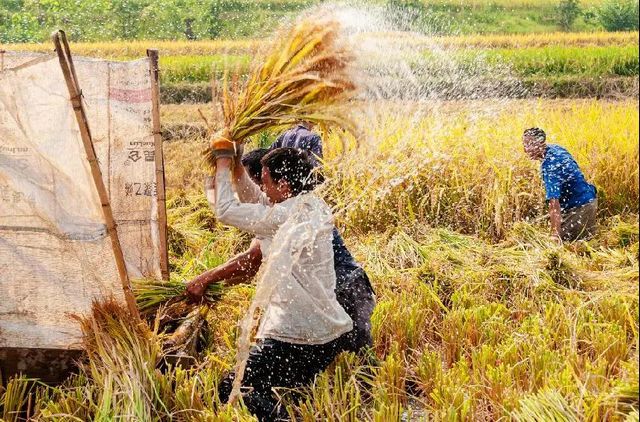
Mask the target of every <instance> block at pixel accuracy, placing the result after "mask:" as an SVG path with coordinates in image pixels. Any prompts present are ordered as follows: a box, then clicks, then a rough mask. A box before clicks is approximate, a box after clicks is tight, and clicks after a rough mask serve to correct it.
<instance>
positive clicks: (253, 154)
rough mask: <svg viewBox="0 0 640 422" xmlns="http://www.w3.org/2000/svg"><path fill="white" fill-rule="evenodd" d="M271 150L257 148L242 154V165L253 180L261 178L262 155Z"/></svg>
mask: <svg viewBox="0 0 640 422" xmlns="http://www.w3.org/2000/svg"><path fill="white" fill-rule="evenodd" d="M269 151H271V150H270V149H269V148H257V149H254V150H253V151H249V152H247V153H246V154H244V155H243V156H242V160H241V161H242V165H243V166H244V168H246V169H247V172H248V173H249V176H251V178H252V179H254V180H262V163H261V162H260V161H261V160H262V157H264V156H265V155H267V154H268V153H269Z"/></svg>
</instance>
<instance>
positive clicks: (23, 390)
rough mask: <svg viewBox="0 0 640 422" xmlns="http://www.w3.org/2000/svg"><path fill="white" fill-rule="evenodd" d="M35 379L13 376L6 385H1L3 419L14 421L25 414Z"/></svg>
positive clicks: (0, 404)
mask: <svg viewBox="0 0 640 422" xmlns="http://www.w3.org/2000/svg"><path fill="white" fill-rule="evenodd" d="M32 382H33V380H31V379H28V378H25V377H22V376H18V377H15V378H11V379H10V380H9V381H8V382H7V385H6V386H5V387H2V386H1V385H0V415H2V419H1V420H3V421H6V422H13V421H18V420H21V419H22V417H23V416H24V413H23V412H24V411H25V406H26V405H27V400H28V398H29V394H30V391H31V388H32V386H33V384H32Z"/></svg>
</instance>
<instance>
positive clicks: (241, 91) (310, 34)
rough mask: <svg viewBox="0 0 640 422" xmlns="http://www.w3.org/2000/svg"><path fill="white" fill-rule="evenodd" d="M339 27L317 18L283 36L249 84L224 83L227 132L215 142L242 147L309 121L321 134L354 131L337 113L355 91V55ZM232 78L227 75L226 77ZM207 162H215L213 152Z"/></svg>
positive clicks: (258, 64) (260, 58)
mask: <svg viewBox="0 0 640 422" xmlns="http://www.w3.org/2000/svg"><path fill="white" fill-rule="evenodd" d="M339 31H340V25H339V24H338V22H336V21H334V20H332V19H330V18H327V17H323V16H320V17H318V16H313V17H310V18H306V19H303V20H301V21H300V22H298V23H297V24H296V25H295V27H294V28H293V30H291V31H290V32H284V31H283V32H281V33H280V34H279V36H277V37H276V38H275V40H274V42H273V43H272V45H271V46H270V48H269V49H268V51H267V52H266V54H264V55H262V56H258V57H257V60H256V65H254V66H253V69H252V71H251V73H250V75H249V77H248V78H247V79H246V82H244V83H242V84H241V83H240V82H239V78H240V77H239V75H238V74H237V73H236V74H234V75H232V77H231V80H232V82H231V83H229V82H228V80H229V79H230V78H229V77H228V75H227V74H225V77H224V78H223V81H224V83H223V96H222V112H223V113H222V114H223V116H224V128H223V130H222V132H221V133H220V134H218V135H217V137H216V138H220V137H222V138H224V139H227V140H230V141H234V142H237V143H243V142H244V141H245V140H246V139H247V138H248V137H250V136H252V135H256V134H258V133H259V132H261V131H263V130H265V129H267V128H274V127H284V126H287V125H291V124H294V123H296V122H299V121H309V122H313V123H315V124H318V125H319V126H320V127H322V128H327V127H329V126H340V127H343V128H350V127H351V126H352V125H351V124H350V122H349V121H348V119H347V118H345V117H343V116H340V115H339V113H336V112H335V109H333V110H330V109H329V107H331V106H337V105H338V104H339V103H340V102H344V101H346V100H347V99H348V98H349V94H350V93H352V92H353V91H354V89H355V86H354V84H353V83H352V82H351V80H350V78H349V76H348V72H347V70H348V68H349V63H350V61H351V55H350V54H349V52H348V51H347V49H346V48H345V46H343V45H342V44H341V43H340V42H339V40H338V35H339ZM226 73H228V72H226ZM206 156H207V158H208V161H209V162H212V159H213V157H212V156H211V149H210V150H209V151H207V153H206Z"/></svg>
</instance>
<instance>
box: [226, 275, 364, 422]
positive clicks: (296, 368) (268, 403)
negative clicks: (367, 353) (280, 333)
mask: <svg viewBox="0 0 640 422" xmlns="http://www.w3.org/2000/svg"><path fill="white" fill-rule="evenodd" d="M336 297H337V299H338V302H339V303H340V305H341V306H342V307H343V308H344V309H345V311H346V312H347V314H349V317H351V320H352V321H353V326H354V328H353V330H351V331H350V332H348V333H345V334H343V335H342V336H340V337H339V338H337V339H335V340H333V341H330V342H329V343H326V344H321V345H300V344H292V343H286V342H282V341H278V340H274V339H264V340H262V341H261V342H259V343H258V345H256V346H254V347H252V348H251V350H250V351H249V358H248V359H247V366H246V369H245V373H244V378H243V380H242V387H243V391H242V392H243V401H244V404H245V405H246V406H247V408H248V409H249V411H250V412H251V413H253V414H254V415H256V416H257V417H258V419H259V420H260V421H277V420H287V419H288V417H287V413H286V411H285V410H284V409H283V408H282V407H281V406H280V405H279V403H278V396H277V395H276V394H275V392H274V391H273V388H278V387H280V388H283V389H287V388H288V389H291V388H299V387H305V386H308V385H310V384H311V383H313V379H314V378H315V376H316V375H317V374H319V373H320V372H322V371H324V370H325V369H326V368H327V367H328V366H329V365H330V364H331V362H333V360H334V359H335V358H336V356H338V355H339V354H340V353H341V352H343V351H349V352H355V353H358V352H360V351H362V350H363V349H366V348H367V347H371V346H372V345H373V341H372V338H371V313H372V312H373V308H374V306H375V299H374V295H373V289H372V288H371V284H370V282H369V279H368V277H367V274H366V273H365V272H364V271H363V270H362V269H360V268H358V269H357V270H355V271H351V272H349V273H348V274H345V275H344V276H343V278H340V279H339V280H338V282H337V287H336ZM233 380H234V374H233V373H231V374H229V375H228V376H227V377H226V378H224V379H223V380H222V382H221V384H220V387H219V396H220V401H221V402H223V403H225V402H227V401H228V399H229V395H230V394H231V389H232V385H233ZM292 394H295V393H292Z"/></svg>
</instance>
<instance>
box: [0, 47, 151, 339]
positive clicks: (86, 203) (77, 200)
mask: <svg viewBox="0 0 640 422" xmlns="http://www.w3.org/2000/svg"><path fill="white" fill-rule="evenodd" d="M9 56H11V57H13V60H12V61H9V60H7V57H9ZM3 57H4V59H3V65H4V70H3V71H0V348H2V347H18V348H21V347H25V348H74V347H75V346H76V345H77V341H78V340H79V334H80V333H79V330H78V327H77V324H76V323H74V321H73V320H72V319H71V318H69V315H70V314H82V313H84V312H86V311H87V310H89V307H90V305H91V301H92V300H93V299H94V298H98V297H100V296H103V295H109V294H114V295H116V297H119V298H121V299H123V293H122V287H121V282H120V278H119V276H118V272H117V270H116V266H115V259H114V256H113V251H112V248H111V241H110V239H109V237H108V235H107V234H106V228H105V224H104V218H103V215H102V211H101V205H100V200H99V198H98V195H97V191H96V188H95V184H94V182H93V179H92V178H91V174H90V169H89V165H88V163H87V160H86V154H85V151H84V147H83V145H82V141H81V138H80V134H79V130H78V124H77V122H76V119H75V115H74V113H73V109H72V107H71V104H70V102H69V94H68V90H67V86H66V84H65V81H64V78H63V75H62V71H61V69H60V65H59V62H58V59H57V57H49V56H39V55H33V54H25V55H23V56H21V55H20V54H13V55H8V54H7V53H5V54H4V55H3ZM74 62H75V65H76V72H77V74H78V79H79V84H80V87H81V88H82V93H83V101H84V103H85V106H86V112H87V119H88V121H89V126H90V129H91V133H92V135H93V139H94V145H95V149H96V154H97V156H98V160H99V163H100V167H101V170H102V174H103V179H104V182H105V185H106V188H107V191H108V193H109V197H110V201H111V206H112V210H113V214H114V217H115V219H116V222H117V224H118V235H119V237H120V242H121V245H122V249H123V253H124V256H125V261H126V266H127V271H128V273H129V276H130V277H131V278H135V277H141V276H144V277H153V278H160V277H161V271H160V260H161V256H162V253H161V251H160V246H159V233H160V229H159V223H158V219H157V209H158V208H157V185H156V180H155V160H154V136H153V132H152V113H151V110H152V102H151V78H150V75H149V60H148V59H143V60H138V61H133V62H126V63H120V62H106V61H102V60H92V59H80V58H75V59H74Z"/></svg>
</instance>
